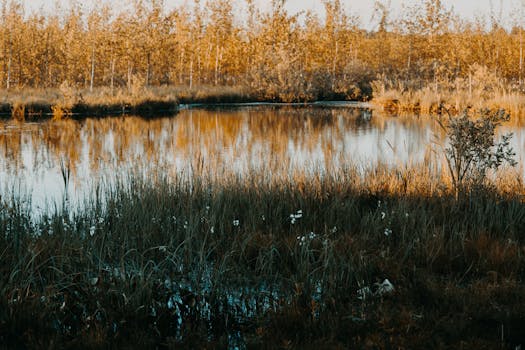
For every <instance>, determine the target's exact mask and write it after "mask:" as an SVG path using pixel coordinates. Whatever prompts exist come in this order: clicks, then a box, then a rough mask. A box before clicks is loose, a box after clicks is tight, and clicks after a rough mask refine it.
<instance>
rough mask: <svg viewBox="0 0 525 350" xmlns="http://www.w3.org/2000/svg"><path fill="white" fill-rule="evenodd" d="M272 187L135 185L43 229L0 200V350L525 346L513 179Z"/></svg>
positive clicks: (124, 185) (241, 182) (257, 178)
mask: <svg viewBox="0 0 525 350" xmlns="http://www.w3.org/2000/svg"><path fill="white" fill-rule="evenodd" d="M195 169H196V170H198V169H197V168H195ZM268 174H270V172H267V171H264V172H252V173H251V174H249V175H247V176H246V177H243V178H240V177H238V176H222V175H227V174H222V175H221V176H216V177H199V179H200V180H198V181H197V180H195V179H188V178H182V177H179V178H171V180H169V181H168V180H167V179H166V178H157V180H152V179H151V178H150V179H148V180H147V181H142V180H140V179H139V178H137V177H133V176H130V177H129V178H127V179H125V180H122V182H121V183H120V184H118V185H116V186H115V187H114V188H112V189H107V190H103V189H99V190H98V191H96V192H95V194H94V196H93V197H92V198H91V199H89V200H86V203H85V205H84V208H82V209H78V210H73V208H69V209H68V207H67V205H66V207H65V208H66V210H65V211H59V212H56V213H55V214H51V215H49V216H44V217H42V218H35V217H32V216H31V213H30V210H29V204H27V203H26V202H24V201H23V200H21V199H17V198H3V203H2V208H1V210H0V232H2V235H1V237H0V262H1V264H0V266H1V268H0V269H1V270H0V271H1V273H0V343H2V344H4V345H5V346H7V347H14V348H48V347H61V348H78V347H81V348H107V347H135V348H136V347H141V348H155V347H165V348H181V347H188V348H195V347H200V348H224V347H226V346H227V345H230V346H234V345H236V344H238V345H243V344H246V345H247V346H248V347H249V348H272V349H273V348H319V347H321V348H341V347H350V348H354V347H356V348H399V347H404V348H446V347H453V348H459V347H461V348H464V349H480V348H487V349H489V348H496V347H502V348H514V346H517V345H519V344H525V338H524V336H523V334H525V318H524V317H523V315H524V314H525V302H524V301H523V298H522V296H523V293H524V292H525V285H524V284H523V277H524V276H525V255H524V252H525V241H524V237H523V234H522V233H523V227H524V225H525V205H524V203H523V198H522V193H523V192H524V188H523V184H522V181H521V180H520V179H521V177H519V176H517V175H516V174H514V173H508V174H507V175H505V176H502V177H500V178H499V180H498V182H497V183H495V184H493V185H492V187H484V188H481V189H478V190H476V191H475V192H472V193H469V194H468V195H462V196H460V197H459V198H458V199H457V200H456V199H455V198H454V194H453V193H452V191H451V190H450V189H449V187H450V186H448V185H447V180H446V178H445V177H444V176H441V175H440V174H438V173H435V170H432V169H430V168H425V167H419V168H417V169H406V168H405V169H400V170H394V171H392V170H391V169H387V168H385V167H381V166H379V167H376V168H375V169H373V170H364V171H363V170H360V169H357V168H349V169H344V170H334V171H331V172H330V173H328V174H323V175H313V176H312V177H309V178H305V176H304V175H299V174H292V173H289V174H287V175H275V176H273V177H272V176H268ZM230 175H231V174H230ZM387 280H388V281H387Z"/></svg>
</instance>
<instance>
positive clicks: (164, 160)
mask: <svg viewBox="0 0 525 350" xmlns="http://www.w3.org/2000/svg"><path fill="white" fill-rule="evenodd" d="M520 130H521V129H519V130H513V131H514V132H515V134H516V136H517V137H515V139H514V143H515V144H516V145H519V147H520V148H516V149H517V150H518V153H519V152H520V150H522V149H523V144H524V139H525V138H524V137H523V136H522V133H521V132H519V131H520ZM516 131H518V132H516ZM439 133H440V131H439V128H438V127H437V126H436V125H435V123H434V122H432V121H431V120H430V119H425V118H395V117H383V116H380V115H377V113H374V112H372V111H370V110H365V109H359V108H350V107H349V108H341V107H337V108H336V107H333V108H327V107H323V108H319V107H312V106H309V107H288V108H283V107H272V106H250V107H243V108H231V109H222V110H220V109H216V110H205V109H188V110H183V111H181V112H180V113H179V114H178V115H177V116H176V117H172V118H159V119H152V120H145V119H142V118H138V117H119V118H105V119H86V120H83V121H74V120H64V121H59V122H57V121H45V122H42V123H16V122H13V121H4V122H1V123H0V184H2V186H3V190H2V191H4V193H5V192H6V191H8V190H9V189H16V191H22V192H23V191H26V192H29V193H31V194H32V198H33V205H34V206H35V208H42V207H46V206H49V205H51V204H53V203H55V202H59V201H60V200H61V199H62V198H63V196H64V194H65V193H69V195H70V197H71V198H79V197H81V196H83V195H84V194H85V193H87V192H89V191H90V190H91V186H93V183H96V182H97V181H98V179H100V178H104V179H107V178H109V177H112V176H119V174H122V173H125V172H126V171H128V170H129V169H130V168H133V169H141V170H142V171H143V172H144V173H145V174H147V173H148V172H150V171H155V170H157V169H167V170H169V171H172V172H191V170H192V167H195V166H198V167H202V168H205V169H207V170H208V171H214V170H215V171H217V173H218V174H220V171H218V170H219V169H230V170H233V171H235V172H238V173H241V174H242V173H243V172H245V171H249V170H252V169H269V170H271V171H274V172H275V171H284V172H286V171H295V170H300V171H305V172H306V173H308V172H309V171H318V170H319V169H321V170H323V169H331V168H332V167H334V166H335V167H338V166H342V165H344V164H347V163H358V164H364V165H366V166H369V165H373V164H376V163H377V162H382V163H386V164H393V165H398V164H406V163H408V162H411V163H419V162H422V161H423V160H424V158H425V154H428V152H429V147H431V145H432V141H433V139H434V137H435V136H434V135H439ZM61 164H62V169H61ZM64 166H66V167H68V168H70V170H71V183H70V185H69V186H68V188H67V191H66V189H65V187H66V186H65V184H64V181H63V178H62V172H61V171H62V170H63V167H64Z"/></svg>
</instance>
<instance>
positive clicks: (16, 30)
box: [0, 0, 523, 101]
mask: <svg viewBox="0 0 525 350" xmlns="http://www.w3.org/2000/svg"><path fill="white" fill-rule="evenodd" d="M322 3H323V5H324V9H325V15H324V14H319V13H314V12H309V11H306V12H300V13H298V14H290V13H289V12H287V10H286V8H285V1H284V0H272V1H271V4H270V5H269V6H268V10H267V11H263V10H261V9H259V8H258V7H257V6H256V5H255V2H254V1H253V0H217V1H199V0H194V1H190V2H186V3H185V5H181V6H179V7H177V8H175V9H172V10H168V9H167V7H166V6H165V4H164V3H163V1H161V0H134V1H131V0H130V2H129V4H128V6H126V7H124V8H112V7H110V6H109V5H104V6H102V5H101V6H96V7H95V8H94V9H91V10H89V11H86V10H84V9H83V7H82V6H81V5H79V4H78V3H75V2H72V3H71V4H70V5H69V6H66V7H64V8H60V7H58V8H55V9H54V10H53V11H51V12H49V13H48V14H44V13H38V12H31V13H28V11H27V10H26V9H25V8H24V6H23V4H22V2H21V1H20V0H3V1H2V2H1V3H0V11H1V17H0V88H3V89H7V90H10V89H20V88H30V87H31V88H49V87H59V86H61V85H62V84H63V83H64V82H66V81H67V82H68V83H69V84H71V85H72V86H74V87H76V88H83V89H89V90H93V89H94V88H100V87H105V88H110V89H112V90H113V89H116V88H127V89H132V88H133V86H134V85H135V86H136V85H137V81H138V82H140V84H142V85H144V86H160V85H165V86H182V87H186V88H188V89H192V88H195V87H197V86H220V87H242V88H244V89H246V90H247V91H249V92H250V93H251V94H252V95H253V96H254V97H255V98H256V99H263V100H270V101H272V100H276V101H305V100H314V99H333V98H344V99H365V98H367V97H370V96H372V87H375V91H374V94H375V95H377V96H378V97H380V96H381V95H384V94H382V93H381V91H380V90H381V89H383V92H385V91H389V90H397V91H400V92H406V91H412V90H422V89H425V88H427V89H430V90H431V91H433V92H434V93H437V92H439V91H453V90H455V89H456V90H457V88H458V86H461V87H462V88H464V89H466V90H468V91H469V92H470V94H471V95H472V93H473V91H474V93H477V92H479V91H481V92H480V93H483V91H484V90H487V91H488V90H490V91H493V90H498V91H501V90H505V91H518V90H519V89H520V88H521V87H522V83H523V50H522V44H523V40H522V31H523V26H522V23H521V22H520V21H521V19H519V18H518V20H515V21H513V22H514V23H511V25H508V24H507V23H506V22H505V25H504V21H503V19H501V18H499V17H498V16H496V15H492V16H491V17H490V18H488V19H478V20H476V21H466V20H465V19H462V18H460V17H459V16H458V15H456V14H455V13H454V12H453V11H452V10H451V9H449V8H447V7H446V6H445V5H444V4H443V3H442V2H441V1H440V0H425V1H422V2H418V3H417V4H416V5H412V6H408V7H403V9H402V11H401V12H400V13H393V10H392V9H391V8H390V7H389V6H388V3H387V2H385V1H376V3H375V12H374V18H373V19H372V24H373V25H372V29H370V26H369V25H364V23H368V19H367V18H359V17H358V16H356V15H353V14H352V12H351V11H350V10H351V9H348V8H345V7H344V6H343V2H342V1H340V0H323V1H322ZM480 72H484V74H488V76H489V77H490V78H491V79H489V80H487V79H481V80H479V79H478V80H476V74H478V75H479V73H480ZM480 81H481V82H487V85H484V86H483V87H481V88H479V89H478V88H477V87H476V84H479V82H480ZM372 83H374V84H372ZM482 90H483V91H482Z"/></svg>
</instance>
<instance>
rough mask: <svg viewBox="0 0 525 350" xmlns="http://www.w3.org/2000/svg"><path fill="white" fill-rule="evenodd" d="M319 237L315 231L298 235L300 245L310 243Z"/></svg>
mask: <svg viewBox="0 0 525 350" xmlns="http://www.w3.org/2000/svg"><path fill="white" fill-rule="evenodd" d="M316 238H317V235H316V234H315V233H313V232H310V233H308V234H306V235H302V236H297V241H298V242H299V246H300V247H302V246H303V245H306V244H308V243H309V242H311V241H313V240H314V239H316Z"/></svg>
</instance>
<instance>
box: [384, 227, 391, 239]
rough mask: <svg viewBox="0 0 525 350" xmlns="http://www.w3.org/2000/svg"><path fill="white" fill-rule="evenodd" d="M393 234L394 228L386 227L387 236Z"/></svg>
mask: <svg viewBox="0 0 525 350" xmlns="http://www.w3.org/2000/svg"><path fill="white" fill-rule="evenodd" d="M391 234H392V230H391V229H389V228H385V236H387V237H388V236H390V235H391Z"/></svg>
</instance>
